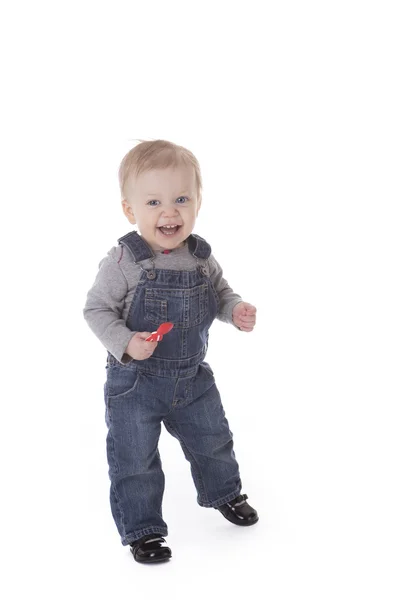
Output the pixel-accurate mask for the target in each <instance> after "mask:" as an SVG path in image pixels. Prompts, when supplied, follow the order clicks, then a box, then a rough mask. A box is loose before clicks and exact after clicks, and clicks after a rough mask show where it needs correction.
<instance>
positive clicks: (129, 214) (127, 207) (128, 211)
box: [121, 200, 136, 225]
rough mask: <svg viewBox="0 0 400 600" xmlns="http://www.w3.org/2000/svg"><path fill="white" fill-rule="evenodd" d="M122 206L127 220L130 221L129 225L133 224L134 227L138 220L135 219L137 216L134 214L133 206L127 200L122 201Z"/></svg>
mask: <svg viewBox="0 0 400 600" xmlns="http://www.w3.org/2000/svg"><path fill="white" fill-rule="evenodd" d="M121 204H122V210H123V213H124V215H125V216H126V218H127V219H128V221H129V223H131V224H132V225H135V223H136V219H135V215H134V214H133V210H132V206H131V205H130V204H129V202H128V201H127V200H122V202H121Z"/></svg>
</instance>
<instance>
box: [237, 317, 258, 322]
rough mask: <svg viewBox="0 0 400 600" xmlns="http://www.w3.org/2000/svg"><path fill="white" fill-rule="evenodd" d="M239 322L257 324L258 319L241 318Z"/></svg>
mask: <svg viewBox="0 0 400 600" xmlns="http://www.w3.org/2000/svg"><path fill="white" fill-rule="evenodd" d="M239 320H240V321H242V323H255V321H256V319H255V317H249V316H247V317H239Z"/></svg>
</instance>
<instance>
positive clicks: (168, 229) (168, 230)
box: [158, 225, 181, 237]
mask: <svg viewBox="0 0 400 600" xmlns="http://www.w3.org/2000/svg"><path fill="white" fill-rule="evenodd" d="M180 228H181V225H164V226H163V227H158V230H159V231H161V233H162V234H163V235H166V236H169V237H171V236H173V235H175V234H176V233H178V231H179V230H180Z"/></svg>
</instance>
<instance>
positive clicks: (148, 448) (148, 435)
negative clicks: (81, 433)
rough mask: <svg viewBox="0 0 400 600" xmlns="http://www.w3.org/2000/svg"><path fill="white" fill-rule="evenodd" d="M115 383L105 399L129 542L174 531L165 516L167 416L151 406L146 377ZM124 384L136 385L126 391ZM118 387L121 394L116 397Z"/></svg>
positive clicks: (123, 531)
mask: <svg viewBox="0 0 400 600" xmlns="http://www.w3.org/2000/svg"><path fill="white" fill-rule="evenodd" d="M112 368H116V369H118V368H119V367H112ZM122 368H124V367H122ZM124 375H125V374H124ZM112 377H114V378H115V377H116V373H114V374H113V375H112ZM128 378H129V379H130V380H129V382H128V381H127V379H128ZM109 381H110V385H109V386H107V385H106V389H105V401H106V423H107V426H108V435H107V458H108V464H109V477H110V481H111V486H110V503H111V511H112V515H113V517H114V521H115V524H116V526H117V529H118V531H119V534H120V536H121V542H122V544H123V545H124V546H125V545H128V544H130V543H132V542H134V541H135V540H137V539H139V538H141V537H143V536H144V535H147V534H149V533H158V534H161V535H167V534H168V529H167V525H166V523H165V522H164V520H163V518H162V499H163V494H164V473H163V471H162V466H161V460H160V454H159V451H158V440H159V436H160V432H161V417H157V415H156V414H155V413H154V406H153V411H152V410H151V409H149V405H151V404H152V403H151V402H149V393H148V391H146V382H145V376H144V375H141V374H139V375H137V374H135V379H134V375H133V374H132V373H130V374H128V376H126V378H125V382H124V384H121V383H120V382H121V378H119V379H118V386H120V387H119V388H116V386H115V385H114V387H113V383H114V381H116V379H114V380H111V378H110V377H109ZM132 384H133V386H132ZM122 385H124V386H125V387H127V386H128V385H129V386H131V387H130V389H128V390H127V391H123V392H120V389H123V388H122V387H121V386H122ZM115 391H117V392H120V393H117V394H116V395H111V393H112V392H115ZM110 392H111V393H110Z"/></svg>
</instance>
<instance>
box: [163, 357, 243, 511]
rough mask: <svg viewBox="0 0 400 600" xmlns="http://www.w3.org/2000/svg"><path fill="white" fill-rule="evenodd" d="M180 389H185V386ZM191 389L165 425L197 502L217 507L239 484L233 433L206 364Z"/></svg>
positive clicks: (211, 374) (227, 499)
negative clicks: (183, 461) (179, 451)
mask: <svg viewBox="0 0 400 600" xmlns="http://www.w3.org/2000/svg"><path fill="white" fill-rule="evenodd" d="M183 387H184V388H185V389H188V385H187V383H186V384H185V385H184V386H182V389H183ZM190 390H191V392H190V397H189V398H186V400H185V399H182V401H179V399H178V401H177V402H176V404H175V406H174V409H173V410H172V411H171V412H170V413H169V414H168V417H167V418H165V419H164V425H165V427H166V429H167V430H168V431H169V432H170V433H171V434H172V435H173V436H174V437H175V438H177V439H178V440H179V442H180V444H181V446H182V449H183V452H184V454H185V457H186V458H187V460H188V461H189V462H190V465H191V472H192V477H193V481H194V484H195V486H196V489H197V494H198V496H197V501H198V503H199V504H200V506H206V507H213V506H214V507H216V506H220V505H221V504H225V502H229V501H230V500H233V498H236V496H238V495H239V494H240V491H241V487H242V484H241V480H240V474H239V466H238V463H237V461H236V457H235V453H234V450H233V439H232V432H231V431H230V429H229V424H228V421H227V419H226V416H225V412H224V409H223V406H222V403H221V398H220V395H219V392H218V389H217V386H216V385H215V381H214V376H213V373H212V371H211V369H210V367H209V366H208V364H207V363H202V364H201V365H199V369H198V372H197V374H196V376H195V377H194V378H193V380H192V382H191V385H190Z"/></svg>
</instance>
